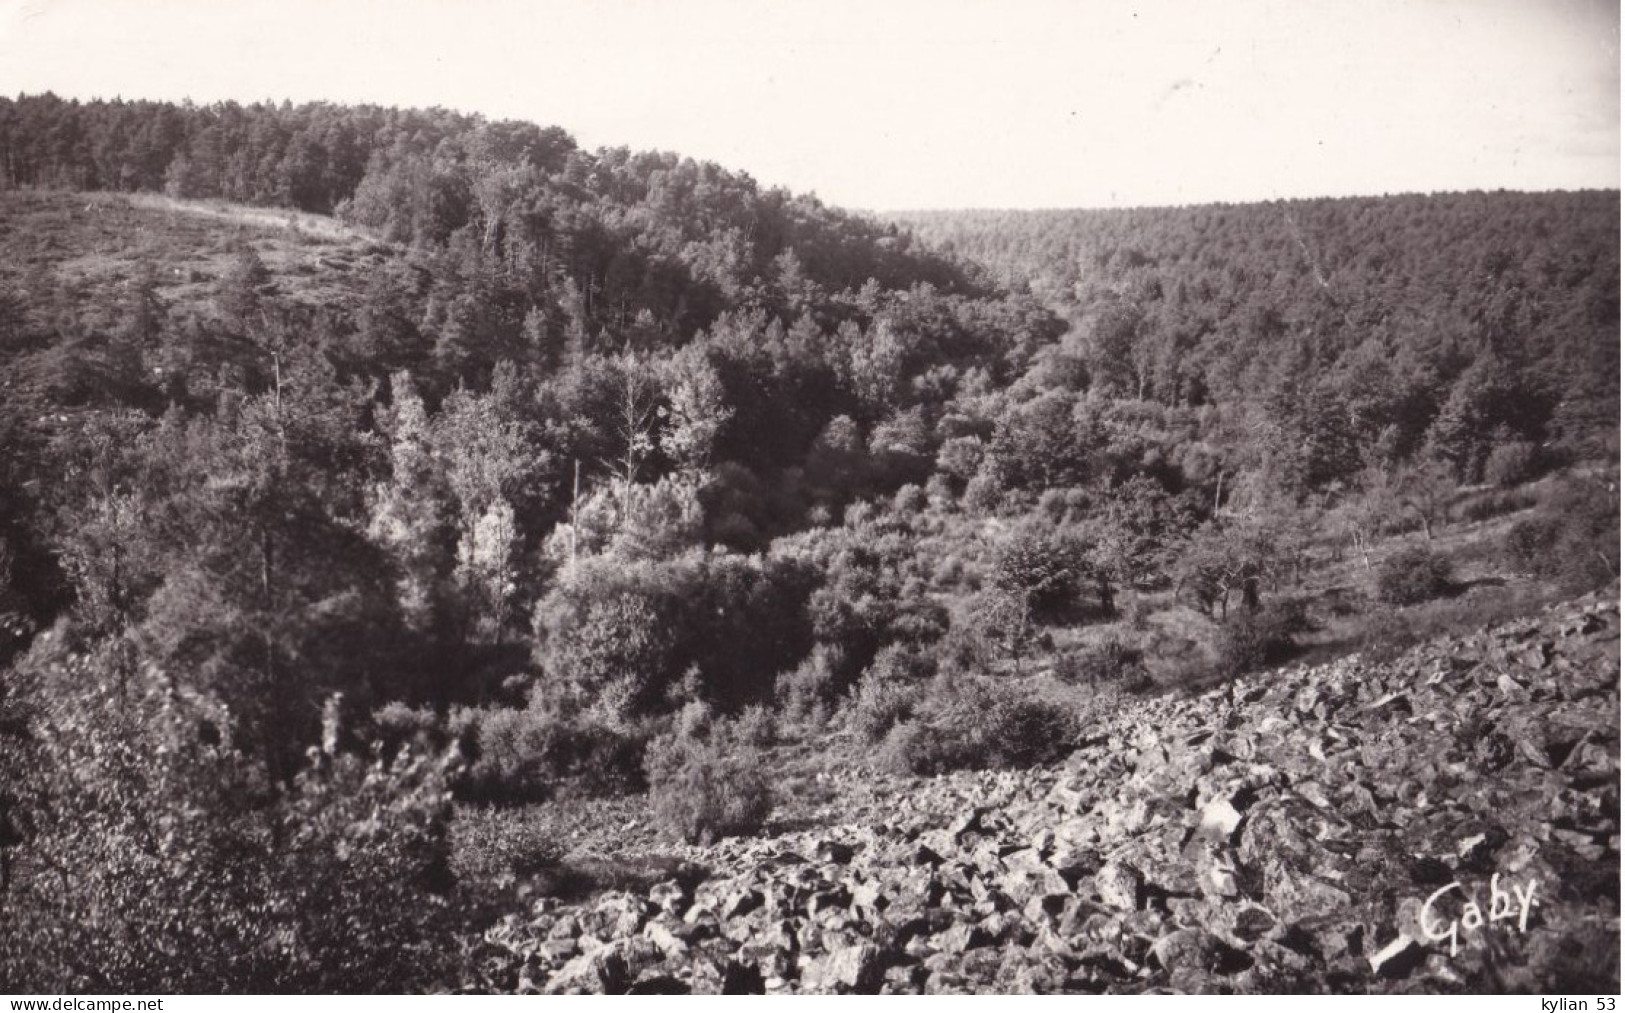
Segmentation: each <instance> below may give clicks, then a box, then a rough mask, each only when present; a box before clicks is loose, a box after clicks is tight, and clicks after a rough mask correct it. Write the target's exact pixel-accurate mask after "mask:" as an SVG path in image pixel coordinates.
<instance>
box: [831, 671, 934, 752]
mask: <svg viewBox="0 0 1625 1013" xmlns="http://www.w3.org/2000/svg"><path fill="white" fill-rule="evenodd" d="M920 697H921V688H920V687H919V686H918V685H913V684H910V683H907V682H899V681H897V680H894V679H881V678H874V677H868V676H866V677H865V678H864V679H863V681H862V682H860V683H858V689H857V692H856V693H854V694H853V695H852V705H851V707H850V708H848V710H847V727H849V728H851V729H852V730H853V731H854V732H856V733H857V734H858V735H859V736H861V737H862V739H863V740H864V741H865V742H868V743H876V742H879V741H880V740H882V739H884V738H885V737H886V734H887V733H888V732H890V731H891V730H892V728H893V727H895V726H897V725H899V724H902V723H903V722H905V721H907V720H908V719H909V718H911V717H913V716H914V712H915V709H916V708H917V707H918V706H919V703H920Z"/></svg>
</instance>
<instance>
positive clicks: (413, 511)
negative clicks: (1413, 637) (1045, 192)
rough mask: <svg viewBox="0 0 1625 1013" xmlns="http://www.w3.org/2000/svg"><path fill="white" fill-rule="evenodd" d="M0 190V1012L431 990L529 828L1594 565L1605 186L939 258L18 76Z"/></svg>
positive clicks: (684, 808) (1156, 222) (1110, 219)
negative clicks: (74, 1000)
mask: <svg viewBox="0 0 1625 1013" xmlns="http://www.w3.org/2000/svg"><path fill="white" fill-rule="evenodd" d="M0 187H3V189H0V665H3V666H5V667H4V681H3V682H0V871H3V873H4V875H0V989H4V988H5V987H6V986H8V985H11V984H13V983H15V982H21V983H25V985H26V986H27V987H28V988H44V987H46V984H45V983H52V984H53V985H54V986H55V987H57V988H59V989H71V988H80V989H86V990H89V989H96V988H111V989H114V990H120V991H167V990H180V991H187V990H217V989H219V988H221V987H231V988H239V989H265V988H268V987H273V986H274V987H275V988H277V989H278V990H284V991H286V990H300V989H334V988H341V989H342V988H349V989H356V988H374V987H381V988H416V987H424V988H428V987H435V986H436V985H440V984H444V983H446V982H448V981H450V980H452V976H453V975H454V974H455V973H456V967H455V965H456V964H457V962H458V961H459V960H460V959H461V958H462V953H461V951H460V950H459V949H458V947H457V946H455V945H450V944H448V942H447V940H467V939H472V938H477V936H478V934H479V930H480V928H481V925H482V923H481V922H480V919H481V918H484V917H486V916H488V915H490V913H491V911H490V905H492V904H493V903H497V902H498V901H497V900H494V899H493V896H492V892H491V891H492V890H494V889H495V887H494V886H493V884H511V883H512V882H513V881H514V878H515V877H521V878H522V877H523V876H525V875H526V874H528V873H530V872H535V871H536V869H537V868H538V867H540V866H543V865H547V864H549V863H551V862H552V861H553V860H555V859H557V858H558V855H557V854H556V853H555V850H554V846H553V844H552V843H551V842H549V841H547V840H544V839H541V838H542V837H543V836H545V835H542V834H541V833H540V832H539V831H537V830H536V827H537V826H538V825H547V824H546V823H545V820H543V822H542V823H541V824H538V823H537V822H536V820H538V819H543V818H542V817H538V816H535V814H536V813H537V812H538V811H541V812H547V813H552V812H554V811H555V810H554V809H541V810H538V809H536V808H534V807H537V806H544V805H545V806H559V805H564V804H565V803H566V802H567V801H569V800H576V801H580V800H581V799H583V798H601V797H616V796H620V797H627V796H630V797H642V793H644V792H647V799H648V803H647V806H648V809H647V813H646V815H647V818H648V819H649V820H650V821H651V822H652V823H653V824H654V825H657V826H659V827H661V828H662V829H663V830H664V832H666V833H667V834H668V836H674V837H679V838H687V839H691V840H700V839H708V838H711V837H714V836H717V835H722V834H730V833H739V832H751V831H754V830H756V829H759V828H760V827H761V826H762V824H763V822H764V820H766V819H767V818H768V817H769V815H770V813H771V812H772V811H773V806H774V804H775V793H776V791H779V790H780V789H779V788H778V787H777V786H775V785H774V784H773V783H771V782H772V781H773V776H772V775H773V772H774V769H775V768H774V765H773V760H772V758H773V757H776V756H779V755H780V754H779V753H777V752H775V750H779V749H781V748H782V747H784V746H786V744H789V745H790V746H793V747H795V748H815V747H813V746H811V745H809V744H813V743H822V744H823V745H819V746H817V747H816V748H818V749H826V748H835V747H834V746H830V745H829V744H830V743H839V744H841V745H840V748H853V749H856V750H858V751H859V752H860V755H863V756H865V757H870V758H872V757H876V756H878V757H880V758H881V760H882V762H884V763H886V764H887V765H889V766H890V767H891V768H892V769H894V770H898V771H903V772H907V773H911V774H931V773H936V772H940V771H944V770H952V769H957V768H966V767H981V766H1004V767H1021V766H1025V765H1030V764H1033V763H1039V762H1044V761H1046V760H1048V759H1052V758H1054V757H1056V756H1059V755H1062V754H1064V753H1065V752H1067V751H1069V750H1070V749H1071V748H1072V747H1073V746H1074V745H1075V743H1076V741H1077V736H1078V734H1079V733H1080V730H1081V729H1084V728H1086V727H1087V725H1088V724H1089V722H1090V721H1091V720H1092V718H1091V715H1092V714H1096V713H1098V712H1099V709H1100V708H1102V707H1109V706H1110V705H1111V701H1112V700H1113V699H1116V698H1117V696H1116V694H1124V693H1145V692H1160V691H1174V690H1180V689H1183V688H1188V687H1192V686H1202V685H1208V684H1211V683H1213V682H1214V681H1215V680H1223V679H1226V678H1230V679H1233V678H1234V677H1235V676H1236V675H1238V674H1240V673H1242V672H1244V671H1247V670H1250V669H1254V668H1257V667H1259V666H1262V665H1265V664H1270V663H1273V662H1275V661H1277V660H1280V659H1281V658H1284V657H1287V656H1290V655H1291V654H1292V653H1293V652H1294V651H1302V650H1321V651H1336V650H1342V649H1352V648H1355V647H1360V646H1366V647H1371V646H1373V644H1372V642H1371V640H1370V636H1369V635H1370V631H1371V630H1374V629H1378V630H1382V631H1384V632H1387V633H1392V634H1394V635H1395V636H1398V635H1399V633H1400V632H1402V631H1403V630H1404V629H1405V628H1407V626H1409V627H1411V628H1414V629H1415V630H1417V631H1419V632H1426V631H1427V630H1429V629H1432V628H1434V627H1435V626H1448V625H1449V624H1450V623H1451V622H1452V621H1456V622H1468V623H1470V622H1480V621H1483V619H1482V617H1483V616H1484V615H1485V612H1486V610H1489V611H1495V610H1500V611H1503V612H1511V611H1514V610H1516V609H1518V608H1523V607H1529V606H1531V605H1532V604H1533V603H1535V602H1537V601H1543V600H1549V599H1550V598H1551V597H1553V596H1556V595H1561V594H1566V593H1570V592H1574V591H1578V590H1584V589H1588V588H1590V587H1595V586H1598V585H1600V584H1604V583H1606V582H1607V581H1609V580H1611V579H1613V578H1614V577H1615V576H1616V574H1617V569H1618V562H1619V560H1618V549H1617V523H1618V497H1617V491H1616V486H1614V485H1613V484H1612V481H1613V479H1614V476H1616V475H1617V470H1616V469H1615V462H1614V455H1616V454H1617V438H1618V428H1617V399H1618V394H1617V375H1618V362H1619V360H1618V349H1619V307H1618V288H1619V275H1618V272H1619V267H1618V246H1619V239H1618V214H1619V208H1618V195H1617V193H1610V194H1580V195H1464V196H1457V197H1440V198H1396V199H1381V200H1376V199H1373V200H1369V201H1342V202H1319V203H1304V204H1293V205H1279V206H1277V205H1271V206H1260V207H1250V208H1224V209H1199V210H1194V211H1164V212H1154V211H1148V212H1133V213H1098V214H1097V213H1079V214H1070V213H1069V214H1066V215H1053V216H1040V215H1032V216H1009V217H997V218H995V217H988V216H983V215H979V214H965V215H957V216H947V217H941V216H926V217H921V218H918V219H917V220H914V225H913V226H912V228H914V229H917V230H918V232H919V234H920V235H922V236H923V237H925V239H926V240H928V242H921V241H917V240H916V238H915V234H914V232H912V231H911V229H910V228H905V227H899V226H898V225H896V224H884V223H880V222H877V221H874V220H871V219H868V218H864V217H860V216H856V215H852V214H848V213H846V212H842V211H840V210H837V209H832V208H827V207H825V206H823V205H821V204H820V203H819V202H818V201H816V200H815V199H812V198H810V197H804V196H794V195H791V194H788V193H786V192H784V191H782V190H776V189H763V188H761V187H758V186H757V185H756V184H755V183H754V182H753V181H752V180H751V179H750V178H749V177H748V176H746V175H743V174H741V173H738V172H731V171H727V170H724V169H721V168H719V167H717V166H715V165H711V164H704V163H696V162H694V161H692V160H689V159H684V158H680V157H678V156H675V155H667V154H654V153H637V154H634V153H631V152H628V151H626V150H624V149H612V150H601V151H597V152H585V151H582V150H580V149H578V148H577V147H576V146H575V144H574V142H573V141H572V140H571V139H570V138H569V137H568V136H566V135H565V134H563V133H562V132H560V131H558V130H556V129H543V128H538V127H535V126H533V125H530V124H521V123H505V122H489V121H486V120H484V119H482V118H480V117H476V116H464V115H459V114H453V113H448V112H445V111H442V110H429V111H399V110H393V109H390V110H385V109H376V108H368V107H342V106H331V105H313V106H300V107H294V106H290V105H286V104H284V105H281V106H274V105H257V106H236V105H220V106H211V107H193V106H174V105H167V104H160V103H145V102H94V103H84V104H81V103H74V102H64V101H61V100H58V99H55V98H53V97H50V96H45V97H36V98H22V99H18V100H15V101H11V100H0ZM950 242H951V243H952V248H951V249H950V247H949V243H950ZM938 250H940V251H941V252H936V251H938ZM978 261H983V262H985V264H986V266H983V264H981V263H978ZM1452 595H1454V596H1457V597H1456V598H1455V599H1453V600H1452V599H1451V596H1452ZM1463 596H1464V597H1463ZM1452 601H1454V604H1455V607H1456V608H1457V612H1455V613H1451V612H1450V607H1451V604H1452ZM1429 610H1432V611H1429ZM1362 624H1365V625H1362ZM1430 624H1431V625H1430ZM488 805H489V806H496V807H498V808H496V809H487V808H483V807H485V806H488ZM526 807H532V808H526ZM589 811H590V809H589ZM515 814H518V815H517V816H516V815H515ZM533 817H534V819H533ZM547 818H551V817H547ZM65 870H72V874H71V875H65V874H64V872H65ZM179 911H184V912H186V913H187V915H186V917H185V918H180V919H177V918H176V917H175V916H174V914H175V912H179Z"/></svg>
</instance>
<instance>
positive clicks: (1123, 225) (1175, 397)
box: [889, 191, 1620, 477]
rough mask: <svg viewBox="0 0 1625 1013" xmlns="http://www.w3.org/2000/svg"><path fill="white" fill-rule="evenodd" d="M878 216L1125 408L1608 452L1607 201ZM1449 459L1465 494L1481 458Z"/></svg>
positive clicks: (1572, 197) (1406, 452)
mask: <svg viewBox="0 0 1625 1013" xmlns="http://www.w3.org/2000/svg"><path fill="white" fill-rule="evenodd" d="M889 217H890V218H891V219H892V220H894V221H896V222H898V223H899V224H902V225H905V226H907V227H908V228H909V230H910V231H911V232H913V233H914V234H915V236H916V237H917V238H919V239H921V240H925V241H927V243H928V244H929V245H931V246H932V247H933V248H937V249H940V250H942V251H944V252H946V253H950V254H958V255H960V256H963V257H968V258H971V259H973V260H975V261H976V262H978V263H980V264H984V265H986V266H987V267H988V268H989V269H990V270H991V271H992V272H993V274H994V276H995V277H996V278H997V279H998V281H999V282H1000V283H1001V284H1003V285H1004V286H1006V287H1007V288H1009V289H1010V290H1012V291H1017V292H1031V293H1032V294H1034V295H1035V296H1037V297H1038V298H1040V299H1042V300H1043V301H1044V302H1045V304H1046V305H1049V306H1051V307H1053V308H1054V309H1055V310H1056V311H1057V312H1059V313H1062V314H1063V315H1065V316H1066V317H1067V318H1068V319H1069V320H1071V321H1072V322H1073V323H1074V325H1075V333H1076V335H1077V338H1078V343H1077V345H1076V346H1075V352H1076V354H1077V355H1078V356H1079V357H1080V358H1081V359H1082V360H1083V361H1084V363H1085V364H1086V366H1087V367H1088V369H1089V371H1090V381H1091V383H1093V384H1094V385H1096V386H1097V387H1104V388H1105V389H1107V390H1109V391H1111V392H1112V393H1113V394H1114V395H1115V396H1119V397H1132V398H1138V399H1145V400H1152V401H1156V402H1159V403H1161V404H1165V405H1180V404H1203V403H1213V402H1217V403H1221V404H1223V403H1235V402H1241V401H1248V400H1259V401H1267V400H1269V399H1270V398H1278V399H1286V400H1290V401H1296V402H1298V406H1297V408H1296V409H1294V408H1292V407H1290V406H1278V407H1277V408H1275V409H1274V411H1275V413H1276V414H1277V415H1278V416H1280V415H1289V414H1291V413H1293V412H1294V410H1296V411H1298V412H1306V411H1311V410H1314V411H1319V410H1323V406H1324V405H1325V403H1326V402H1327V401H1328V400H1329V401H1330V402H1331V403H1332V405H1331V407H1332V409H1333V410H1335V412H1336V414H1337V415H1338V416H1339V417H1340V419H1339V421H1340V422H1341V417H1342V416H1347V418H1348V421H1349V423H1350V424H1352V426H1353V427H1354V428H1355V429H1356V430H1358V436H1359V438H1360V441H1361V442H1362V443H1364V444H1365V445H1367V446H1371V445H1374V444H1375V443H1376V441H1378V440H1379V439H1380V440H1382V441H1385V445H1384V447H1383V450H1384V452H1385V453H1389V454H1397V455H1398V456H1400V457H1408V456H1410V455H1411V454H1413V453H1414V452H1415V450H1416V449H1417V448H1418V447H1419V446H1420V445H1421V444H1422V442H1423V441H1424V440H1425V439H1426V438H1427V436H1428V427H1429V426H1430V425H1437V424H1439V419H1440V416H1441V415H1443V416H1444V417H1445V418H1446V419H1451V418H1455V417H1457V416H1459V415H1460V414H1463V413H1465V414H1467V415H1472V416H1474V420H1473V423H1471V424H1476V425H1478V426H1479V427H1480V428H1482V429H1483V430H1484V431H1485V432H1489V431H1493V430H1494V429H1496V428H1497V427H1504V430H1505V432H1506V433H1507V434H1510V435H1512V436H1513V438H1518V439H1532V440H1539V441H1553V442H1555V443H1556V444H1558V445H1562V446H1564V447H1567V448H1569V449H1572V450H1574V451H1578V452H1580V453H1596V454H1598V455H1599V456H1601V457H1608V456H1611V455H1612V454H1613V453H1614V452H1616V450H1617V448H1616V447H1615V446H1614V445H1613V444H1612V443H1611V442H1610V441H1611V439H1612V434H1613V432H1614V430H1615V427H1616V423H1617V419H1618V406H1619V389H1618V368H1617V367H1618V360H1619V282H1620V278H1619V217H1620V208H1619V194H1618V193H1617V192H1612V191H1610V192H1584V193H1552V194H1524V193H1493V194H1492V193H1465V194H1438V195H1434V196H1422V195H1416V194H1408V195H1403V196H1396V197H1361V198H1349V199H1342V200H1331V199H1326V200H1313V201H1308V200H1299V201H1276V202H1272V203H1269V204H1251V205H1210V206H1204V207H1191V208H1146V209H1135V210H1121V211H1104V210H1103V211H944V212H921V213H913V214H897V215H892V216H889ZM1491 391H1493V393H1490V392H1491ZM1447 405H1448V410H1447V409H1446V406H1447ZM1463 421H1465V420H1463ZM1298 424H1299V426H1300V427H1305V428H1307V427H1309V426H1311V425H1312V423H1310V422H1309V420H1307V419H1299V420H1298ZM1388 426H1392V427H1393V429H1392V430H1391V431H1389V432H1387V433H1383V432H1382V430H1383V429H1384V428H1385V427H1388ZM1438 435H1439V436H1441V437H1443V433H1439V434H1438ZM1445 442H1448V443H1451V444H1452V445H1451V446H1450V448H1449V450H1448V454H1449V456H1450V457H1451V460H1452V462H1453V463H1454V464H1456V465H1457V466H1458V467H1459V468H1461V469H1463V472H1464V475H1466V476H1468V477H1477V476H1478V472H1479V469H1480V468H1481V467H1482V463H1483V458H1484V455H1485V453H1486V451H1487V449H1488V448H1487V446H1486V445H1484V444H1483V442H1482V440H1480V441H1478V445H1474V440H1473V439H1471V438H1469V439H1457V440H1453V441H1452V440H1448V439H1447V440H1446V441H1445Z"/></svg>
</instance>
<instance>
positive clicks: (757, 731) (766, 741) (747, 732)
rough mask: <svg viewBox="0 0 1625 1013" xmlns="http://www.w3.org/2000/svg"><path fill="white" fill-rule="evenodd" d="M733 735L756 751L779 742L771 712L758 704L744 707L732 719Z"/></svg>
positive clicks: (777, 730)
mask: <svg viewBox="0 0 1625 1013" xmlns="http://www.w3.org/2000/svg"><path fill="white" fill-rule="evenodd" d="M734 735H735V736H736V737H737V738H738V739H739V741H741V742H744V743H746V744H747V745H751V746H755V747H756V748H758V749H767V748H769V747H770V746H772V745H773V744H774V743H776V742H778V740H779V729H778V723H777V722H776V721H774V720H773V711H772V710H771V709H769V708H767V707H764V706H763V705H761V704H759V703H753V704H751V705H750V706H749V707H746V708H745V709H744V710H742V711H740V712H739V716H738V717H737V718H735V719H734Z"/></svg>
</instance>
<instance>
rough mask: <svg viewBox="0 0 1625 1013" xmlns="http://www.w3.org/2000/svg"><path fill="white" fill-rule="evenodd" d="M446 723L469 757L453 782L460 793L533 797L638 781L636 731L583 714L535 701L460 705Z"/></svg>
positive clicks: (500, 798)
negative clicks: (481, 707)
mask: <svg viewBox="0 0 1625 1013" xmlns="http://www.w3.org/2000/svg"><path fill="white" fill-rule="evenodd" d="M447 725H448V726H449V728H450V729H451V731H452V734H454V735H455V736H456V737H457V740H458V742H459V744H460V745H461V746H462V749H463V755H464V756H466V757H468V759H469V765H468V767H467V769H466V770H465V771H464V773H463V775H462V777H460V778H459V779H458V781H457V793H458V796H459V797H460V798H463V799H465V800H469V801H478V802H536V801H542V800H545V799H548V798H551V797H554V796H555V795H559V794H566V795H576V794H581V795H603V794H620V793H623V792H627V791H634V790H636V789H638V788H640V787H641V786H642V784H643V778H642V762H641V761H642V754H643V746H644V740H643V738H642V737H640V736H639V735H638V734H637V733H636V732H635V731H628V730H625V729H617V728H610V727H609V726H607V725H604V724H601V723H599V722H597V721H595V720H593V719H592V718H590V717H588V716H578V717H575V718H566V717H564V716H562V715H560V714H556V713H550V712H548V711H546V710H543V709H541V708H539V707H535V706H532V707H527V708H523V709H516V708H505V707H503V708H491V709H486V710H475V709H469V708H463V709H459V710H455V711H453V712H452V714H451V717H450V718H449V719H448V721H447Z"/></svg>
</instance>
